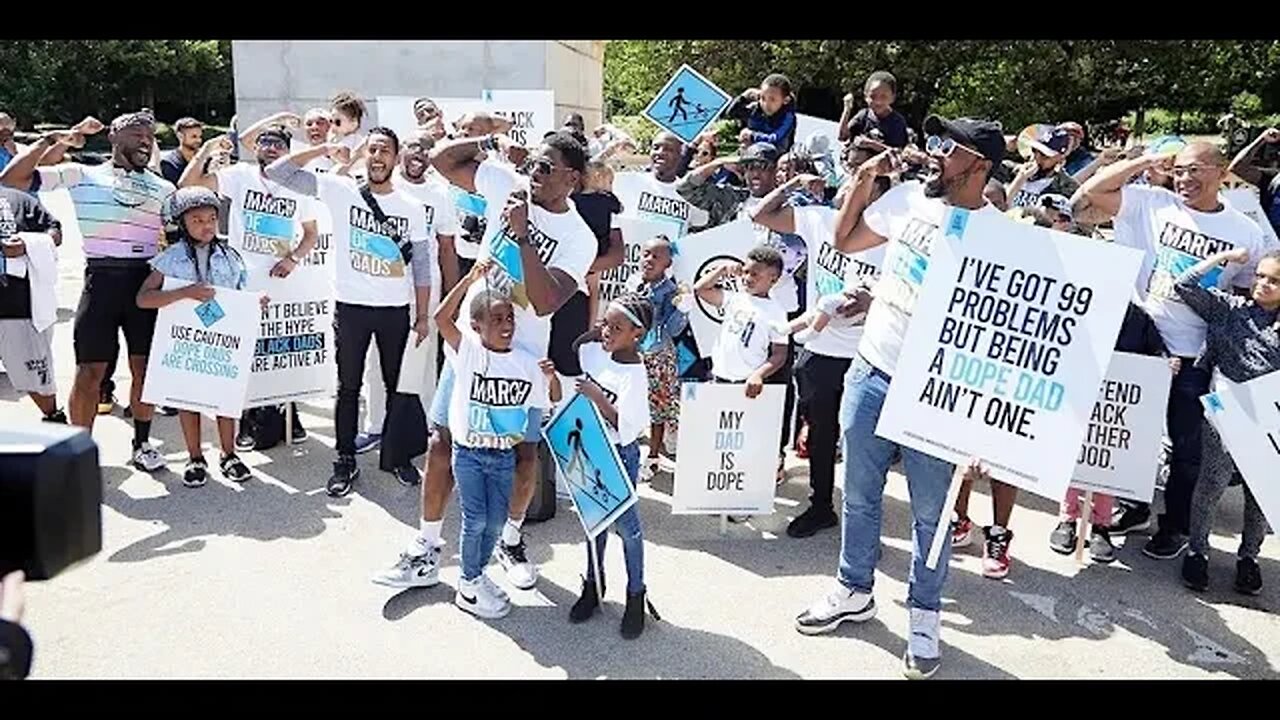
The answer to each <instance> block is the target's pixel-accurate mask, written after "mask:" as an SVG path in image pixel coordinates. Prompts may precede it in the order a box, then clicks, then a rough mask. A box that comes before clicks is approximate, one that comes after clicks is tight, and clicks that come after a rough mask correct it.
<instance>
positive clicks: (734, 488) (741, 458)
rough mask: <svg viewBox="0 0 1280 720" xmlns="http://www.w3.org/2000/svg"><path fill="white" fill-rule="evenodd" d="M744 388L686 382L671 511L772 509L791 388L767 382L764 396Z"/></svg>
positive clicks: (757, 512)
mask: <svg viewBox="0 0 1280 720" xmlns="http://www.w3.org/2000/svg"><path fill="white" fill-rule="evenodd" d="M745 388H746V386H745V385H739V384H728V383H685V384H684V386H683V389H682V390H681V399H680V438H679V442H680V454H679V455H678V456H677V457H676V477H675V490H674V492H673V493H672V496H671V512H672V513H674V514H676V515H768V514H769V513H771V512H773V493H774V489H775V488H776V487H777V485H776V479H777V474H778V443H779V440H780V438H781V436H782V402H783V400H784V399H785V397H786V389H785V388H784V387H783V386H782V385H765V386H764V390H763V391H762V392H761V393H760V395H759V396H757V397H755V398H748V397H747V395H746V390H745Z"/></svg>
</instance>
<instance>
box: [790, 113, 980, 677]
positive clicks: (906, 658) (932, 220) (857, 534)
mask: <svg viewBox="0 0 1280 720" xmlns="http://www.w3.org/2000/svg"><path fill="white" fill-rule="evenodd" d="M924 131H925V135H926V136H927V138H928V139H927V142H926V144H925V147H926V149H927V150H928V153H929V161H928V163H927V165H926V169H925V171H924V172H925V174H924V175H923V179H924V182H923V183H920V182H907V183H902V184H900V185H898V186H896V187H894V188H893V189H891V190H889V191H888V192H887V193H885V194H884V195H882V196H881V197H880V198H879V199H878V200H876V201H875V202H874V203H868V200H869V198H870V197H871V193H872V190H873V189H874V187H875V183H876V178H877V177H880V176H883V175H887V174H889V173H890V172H892V171H894V170H895V169H896V168H897V167H898V166H899V162H900V161H899V158H898V157H897V155H896V153H895V151H894V150H886V151H884V152H881V153H880V154H878V155H876V156H875V157H873V158H871V159H870V160H867V161H866V162H864V163H863V164H862V165H861V166H860V167H859V168H858V170H857V172H856V173H855V174H854V176H853V178H852V180H851V182H852V184H853V189H852V190H851V191H849V192H848V193H847V194H846V195H845V197H844V201H843V203H842V205H841V208H840V212H839V214H838V215H837V223H836V232H835V245H836V248H837V249H838V250H840V251H841V252H860V251H864V250H869V249H871V248H874V247H877V246H879V245H883V244H886V243H887V244H888V247H887V256H886V259H885V263H884V270H883V272H882V274H881V277H880V280H879V282H878V284H877V285H876V288H875V291H874V296H875V300H874V301H873V302H872V304H871V308H870V309H869V311H868V313H867V320H866V326H865V329H864V330H863V334H862V339H861V341H860V342H859V345H858V355H857V357H855V358H854V360H853V362H852V364H851V366H850V368H849V371H848V373H847V374H846V375H845V381H844V397H843V399H842V402H841V408H840V420H841V426H842V428H843V433H844V447H845V464H844V506H843V518H842V520H843V522H842V523H841V525H842V531H843V533H844V540H843V542H842V543H841V548H840V564H839V571H838V572H837V574H836V577H837V580H838V581H839V583H838V585H837V586H836V588H835V589H834V591H832V592H831V593H830V594H828V595H825V596H824V597H822V598H820V599H819V600H818V601H817V602H815V603H814V604H813V605H812V606H810V607H809V608H808V609H807V610H805V611H804V612H803V613H801V614H800V616H799V617H797V618H796V629H797V630H799V631H800V632H801V633H804V634H806V635H818V634H822V633H826V632H830V631H832V630H835V629H836V628H837V627H838V626H839V625H840V624H841V623H843V622H846V621H852V622H866V621H867V620H870V619H871V618H873V617H875V614H876V604H875V600H874V598H873V597H872V586H873V584H874V582H875V570H876V563H877V561H878V560H879V556H880V525H881V516H882V511H881V506H882V503H883V498H882V496H883V494H884V484H885V476H886V473H887V472H888V470H889V466H890V464H892V463H893V461H894V459H895V457H897V456H898V455H899V454H901V456H902V462H903V466H904V468H905V469H906V476H907V485H908V488H909V489H910V494H911V512H912V516H913V518H914V525H915V532H914V533H913V541H914V544H913V546H912V551H911V562H912V567H911V574H910V580H909V589H908V597H907V604H908V606H909V607H910V612H911V627H910V633H909V635H908V638H909V639H908V643H907V649H906V652H905V653H904V655H903V673H904V674H905V675H906V676H907V677H909V678H926V677H930V676H932V675H933V674H934V673H935V672H937V669H938V667H939V665H940V664H941V653H940V651H939V647H938V634H939V630H940V624H939V611H940V610H941V608H942V587H943V583H944V582H945V581H946V579H947V565H948V560H949V558H950V545H949V543H944V544H943V550H942V556H941V558H940V559H939V561H938V564H937V567H936V568H934V569H930V568H928V567H927V566H926V565H925V558H926V557H927V556H928V554H929V548H930V546H931V545H932V544H933V535H934V533H935V532H947V529H946V527H941V528H939V527H938V521H939V519H940V518H941V517H942V513H943V510H944V505H945V504H946V498H947V490H948V488H949V486H950V484H951V477H952V475H953V473H954V471H955V466H954V465H952V464H951V463H949V462H946V461H944V460H940V459H938V458H935V457H932V456H930V455H927V454H925V453H922V452H920V451H918V450H915V449H913V448H909V447H906V446H901V445H898V444H897V443H894V442H891V441H889V440H886V439H884V438H881V437H879V436H877V435H876V432H875V430H876V424H877V423H878V422H879V420H880V409H881V406H882V405H883V404H884V399H885V397H886V395H888V392H889V385H890V383H891V382H892V380H893V373H894V371H895V369H896V368H897V363H898V355H899V354H900V353H901V351H902V342H903V339H904V337H905V336H906V331H907V325H908V324H909V323H910V322H911V315H912V312H913V311H914V309H915V303H916V299H917V297H918V296H919V293H920V285H921V282H922V274H921V273H920V272H919V268H921V267H923V268H925V269H927V268H928V262H929V256H930V254H931V253H932V251H933V247H934V244H935V243H936V242H939V241H940V240H941V237H940V233H939V230H940V228H941V226H942V225H943V223H944V221H945V219H946V217H947V215H948V213H949V212H950V210H951V208H953V207H955V208H963V209H966V210H970V211H972V212H976V213H983V214H991V215H998V214H1000V211H999V210H997V209H996V208H995V207H994V206H992V205H991V204H990V203H988V202H987V200H986V198H985V197H984V196H983V190H984V189H985V187H986V183H987V180H988V179H989V178H990V177H991V173H992V170H993V169H994V168H995V167H996V166H997V165H998V164H999V163H1000V161H1001V159H1002V158H1003V157H1004V152H1005V139H1004V133H1003V131H1002V129H1001V127H1000V125H999V124H998V123H994V122H989V121H986V120H973V119H969V118H961V119H958V120H944V119H942V118H939V117H937V116H931V117H929V118H928V119H927V120H925V124H924Z"/></svg>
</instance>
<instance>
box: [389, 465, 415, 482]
mask: <svg viewBox="0 0 1280 720" xmlns="http://www.w3.org/2000/svg"><path fill="white" fill-rule="evenodd" d="M392 472H393V474H394V475H395V476H396V479H397V480H399V481H400V484H401V485H404V486H405V487H413V486H414V485H421V484H422V475H421V474H420V473H419V472H418V468H416V467H414V466H413V463H405V464H404V465H401V466H400V467H398V468H396V469H395V470H394V471H392Z"/></svg>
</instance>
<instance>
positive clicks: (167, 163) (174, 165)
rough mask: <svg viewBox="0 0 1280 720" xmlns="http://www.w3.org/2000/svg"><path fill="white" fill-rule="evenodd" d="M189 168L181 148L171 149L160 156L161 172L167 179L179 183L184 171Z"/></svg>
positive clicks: (175, 183)
mask: <svg viewBox="0 0 1280 720" xmlns="http://www.w3.org/2000/svg"><path fill="white" fill-rule="evenodd" d="M186 169H187V159H186V158H185V157H183V156H182V152H181V151H179V150H176V149H175V150H170V151H168V152H166V153H165V154H163V155H161V156H160V174H161V175H163V176H164V179H165V180H168V181H169V182H171V183H173V184H174V185H177V184H178V179H179V178H181V177H182V172H183V171H184V170H186Z"/></svg>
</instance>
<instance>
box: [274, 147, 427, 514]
mask: <svg viewBox="0 0 1280 720" xmlns="http://www.w3.org/2000/svg"><path fill="white" fill-rule="evenodd" d="M342 148H344V146H343V145H342V144H340V143H333V144H327V145H321V146H319V147H315V148H312V149H310V150H305V151H303V152H301V153H296V154H293V155H290V156H288V157H287V158H283V159H281V160H277V161H276V162H274V163H272V164H271V165H270V166H268V167H267V171H266V176H267V179H268V180H271V181H273V182H278V183H281V184H282V185H284V186H286V187H288V188H289V189H290V190H293V191H294V192H299V193H303V194H306V195H315V196H317V197H318V198H319V200H320V202H321V204H323V205H324V206H326V207H328V208H329V212H330V214H331V216H332V218H333V247H334V296H335V299H336V301H337V302H336V304H335V306H334V315H333V326H334V327H333V331H334V343H335V345H336V350H337V360H338V399H337V404H336V406H335V408H334V431H335V435H336V440H337V443H336V445H337V452H338V459H337V461H336V462H334V464H333V475H332V476H331V477H330V478H329V482H328V483H327V486H326V490H327V491H328V493H329V495H330V496H332V497H342V496H345V495H347V494H348V493H350V492H351V489H352V487H353V486H354V484H355V481H356V480H357V479H359V477H360V468H359V467H358V466H357V465H356V448H355V440H356V426H357V424H358V421H359V414H360V385H361V381H362V379H363V377H364V366H365V358H366V356H367V354H368V352H369V343H370V340H371V339H372V340H376V342H377V344H378V357H379V359H380V360H381V365H382V380H383V384H384V387H385V389H386V392H387V399H388V406H389V405H390V402H391V400H392V399H393V396H398V395H399V394H400V393H399V392H398V390H399V383H400V361H401V359H402V358H403V356H404V351H405V347H406V339H407V338H408V335H409V328H410V322H409V303H410V302H413V303H414V306H415V307H414V309H415V315H414V317H416V320H414V321H413V324H412V327H413V331H414V334H415V336H416V339H415V343H416V344H418V345H420V344H422V342H423V341H424V340H425V339H426V337H427V318H428V317H429V314H428V312H427V304H428V300H429V298H430V296H431V276H432V270H431V268H432V265H434V264H435V257H436V252H435V247H434V242H433V241H432V239H433V238H434V236H435V229H434V227H433V223H432V222H430V221H429V219H428V218H427V213H426V212H425V210H424V209H423V207H422V204H421V203H420V202H418V200H417V199H416V198H414V197H413V196H412V195H409V194H408V193H406V192H403V191H401V190H397V189H396V188H395V185H394V184H393V182H392V171H393V170H394V169H395V164H396V159H397V157H398V156H399V153H400V139H399V138H397V137H396V134H395V132H393V131H392V130H390V129H388V128H382V127H378V128H374V129H372V130H370V131H369V136H368V143H367V145H366V154H367V160H366V163H365V165H366V167H367V168H368V182H367V184H360V183H357V182H356V181H355V180H353V179H351V178H348V177H343V176H341V175H336V174H331V173H314V172H310V171H308V170H304V169H303V168H304V167H305V166H306V165H307V164H308V163H309V162H311V161H312V160H314V159H315V158H318V157H321V156H322V155H337V156H339V157H341V156H343V155H348V153H347V152H346V151H345V150H344V149H342ZM394 473H395V475H396V477H397V478H402V479H401V482H406V480H408V479H410V478H416V476H417V473H418V471H417V470H416V469H415V468H414V467H413V465H412V464H410V463H407V462H406V463H405V464H403V465H401V466H398V467H396V468H395V469H394ZM410 482H413V481H412V480H410Z"/></svg>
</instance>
